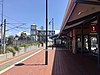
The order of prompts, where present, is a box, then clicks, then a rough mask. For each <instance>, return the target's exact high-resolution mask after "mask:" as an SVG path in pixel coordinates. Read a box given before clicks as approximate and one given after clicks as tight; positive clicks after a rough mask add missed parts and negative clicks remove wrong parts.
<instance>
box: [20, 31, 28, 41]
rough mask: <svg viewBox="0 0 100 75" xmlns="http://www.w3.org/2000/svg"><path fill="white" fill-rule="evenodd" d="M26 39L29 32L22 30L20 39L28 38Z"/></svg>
mask: <svg viewBox="0 0 100 75" xmlns="http://www.w3.org/2000/svg"><path fill="white" fill-rule="evenodd" d="M26 39H27V34H26V33H25V32H22V33H21V35H20V37H19V40H26Z"/></svg>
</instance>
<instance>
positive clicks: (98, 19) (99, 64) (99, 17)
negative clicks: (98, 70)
mask: <svg viewBox="0 0 100 75" xmlns="http://www.w3.org/2000/svg"><path fill="white" fill-rule="evenodd" d="M97 26H98V35H97V39H98V67H100V48H99V47H100V29H99V28H100V14H99V15H98V16H97Z"/></svg>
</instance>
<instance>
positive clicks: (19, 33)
mask: <svg viewBox="0 0 100 75" xmlns="http://www.w3.org/2000/svg"><path fill="white" fill-rule="evenodd" d="M22 32H23V31H21V32H18V33H17V35H18V36H20V35H21V33H22ZM25 33H26V34H27V35H30V33H28V32H25Z"/></svg>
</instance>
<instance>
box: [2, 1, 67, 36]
mask: <svg viewBox="0 0 100 75" xmlns="http://www.w3.org/2000/svg"><path fill="white" fill-rule="evenodd" d="M0 1H1V0H0ZM45 1H46V0H4V3H3V5H4V7H3V9H4V11H3V17H4V19H6V20H7V27H6V30H7V32H6V35H15V34H17V33H19V32H21V31H26V32H28V33H29V32H30V25H32V24H36V25H37V26H38V28H40V27H41V26H43V27H44V29H45V23H46V22H45V21H46V15H45V14H46V9H45V8H46V7H45V6H46V5H45ZM67 4H68V0H48V22H49V21H51V19H52V18H54V29H55V30H60V28H61V24H62V21H63V18H64V14H65V10H66V7H67ZM0 21H1V3H0ZM48 27H49V29H50V28H51V26H48Z"/></svg>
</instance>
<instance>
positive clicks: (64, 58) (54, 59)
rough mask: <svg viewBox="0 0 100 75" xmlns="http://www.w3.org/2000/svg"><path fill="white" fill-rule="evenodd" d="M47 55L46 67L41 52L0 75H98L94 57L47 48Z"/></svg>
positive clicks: (43, 54) (43, 52)
mask: <svg viewBox="0 0 100 75" xmlns="http://www.w3.org/2000/svg"><path fill="white" fill-rule="evenodd" d="M48 55H49V56H48V57H49V61H48V65H45V50H42V51H40V52H39V53H37V54H35V55H34V56H31V57H30V58H28V59H26V60H25V61H23V62H21V63H19V64H15V66H14V67H12V68H10V69H9V70H7V71H6V72H4V73H2V74H1V75H100V69H99V68H98V67H97V60H96V58H95V57H92V56H89V55H83V56H81V55H80V54H72V53H71V52H70V51H69V50H66V49H64V48H54V49H53V50H52V48H49V49H48Z"/></svg>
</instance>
